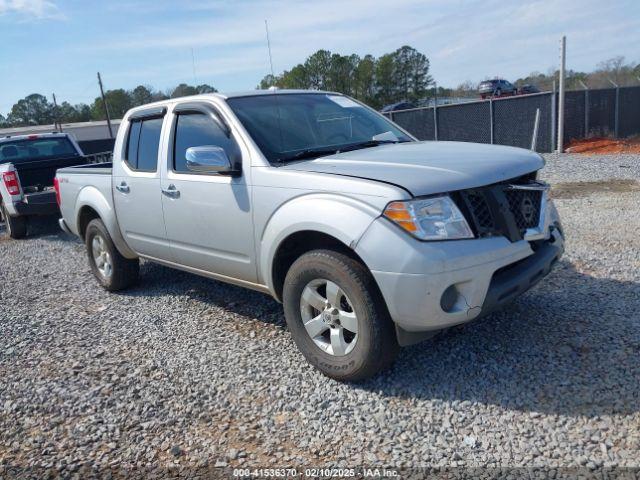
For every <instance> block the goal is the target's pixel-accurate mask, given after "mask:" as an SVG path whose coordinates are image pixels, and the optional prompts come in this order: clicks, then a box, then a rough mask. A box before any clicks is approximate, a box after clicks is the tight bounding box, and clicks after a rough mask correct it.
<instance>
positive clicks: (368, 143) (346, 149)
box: [340, 140, 411, 152]
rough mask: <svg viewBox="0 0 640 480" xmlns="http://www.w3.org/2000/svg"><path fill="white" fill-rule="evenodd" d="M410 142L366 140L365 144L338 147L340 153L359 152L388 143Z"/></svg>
mask: <svg viewBox="0 0 640 480" xmlns="http://www.w3.org/2000/svg"><path fill="white" fill-rule="evenodd" d="M410 141H411V140H367V141H366V142H360V143H354V144H352V145H346V146H344V147H340V151H341V152H349V151H351V150H360V149H361V148H369V147H377V146H378V145H386V144H388V143H405V142H410Z"/></svg>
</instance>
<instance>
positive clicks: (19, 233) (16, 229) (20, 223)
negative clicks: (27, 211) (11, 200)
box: [0, 205, 27, 240]
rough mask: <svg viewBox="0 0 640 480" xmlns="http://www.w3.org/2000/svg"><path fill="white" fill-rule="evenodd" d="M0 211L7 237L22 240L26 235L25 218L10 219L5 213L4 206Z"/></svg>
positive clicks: (0, 207) (7, 213)
mask: <svg viewBox="0 0 640 480" xmlns="http://www.w3.org/2000/svg"><path fill="white" fill-rule="evenodd" d="M0 209H1V210H2V214H1V216H2V218H3V219H4V223H5V228H6V229H7V235H9V237H11V238H13V239H14V240H18V239H20V238H24V237H25V236H26V235H27V219H26V217H12V216H10V215H9V212H7V209H6V208H5V206H4V205H2V206H0Z"/></svg>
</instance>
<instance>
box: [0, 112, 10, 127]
mask: <svg viewBox="0 0 640 480" xmlns="http://www.w3.org/2000/svg"><path fill="white" fill-rule="evenodd" d="M10 126H11V125H9V122H8V121H7V119H6V118H5V116H4V115H2V114H1V113H0V128H8V127H10Z"/></svg>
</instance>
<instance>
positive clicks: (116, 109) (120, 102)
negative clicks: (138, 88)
mask: <svg viewBox="0 0 640 480" xmlns="http://www.w3.org/2000/svg"><path fill="white" fill-rule="evenodd" d="M104 96H105V99H106V101H107V105H108V106H109V114H110V115H111V118H112V119H115V118H122V117H123V116H124V114H125V113H126V111H127V110H129V109H130V108H131V107H133V101H132V99H131V96H130V95H129V92H127V91H126V90H123V89H122V88H118V89H116V90H107V91H106V92H105V94H104ZM91 119H92V120H105V119H106V115H105V111H104V103H103V102H102V98H101V97H98V98H96V99H95V101H94V102H93V105H91Z"/></svg>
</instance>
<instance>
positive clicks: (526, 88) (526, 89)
mask: <svg viewBox="0 0 640 480" xmlns="http://www.w3.org/2000/svg"><path fill="white" fill-rule="evenodd" d="M531 93H540V89H539V88H538V87H536V86H535V85H530V84H525V85H522V86H521V87H520V88H518V95H529V94H531Z"/></svg>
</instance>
